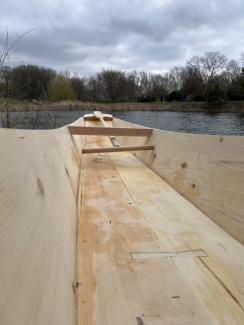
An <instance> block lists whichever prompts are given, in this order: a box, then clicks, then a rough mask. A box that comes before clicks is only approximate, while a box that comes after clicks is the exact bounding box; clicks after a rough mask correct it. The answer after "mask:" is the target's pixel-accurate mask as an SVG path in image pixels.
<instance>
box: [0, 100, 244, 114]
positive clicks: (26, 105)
mask: <svg viewBox="0 0 244 325" xmlns="http://www.w3.org/2000/svg"><path fill="white" fill-rule="evenodd" d="M83 110H84V111H95V110H101V111H171V112H209V113H211V112H213V113H220V112H226V113H227V112H230V113H244V101H240V102H238V101H235V102H226V103H224V104H221V105H219V104H216V105H214V104H212V105H211V106H209V105H208V104H207V103H206V102H164V103H162V104H161V103H158V102H156V103H135V102H132V103H130V102H128V103H108V104H107V103H106V104H104V103H90V102H78V101H74V102H71V101H65V102H59V103H50V102H24V101H23V102H21V101H18V102H11V101H10V103H9V111H11V112H28V111H83ZM0 112H4V109H3V105H0Z"/></svg>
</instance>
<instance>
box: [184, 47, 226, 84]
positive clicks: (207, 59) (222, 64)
mask: <svg viewBox="0 0 244 325" xmlns="http://www.w3.org/2000/svg"><path fill="white" fill-rule="evenodd" d="M226 65H227V58H226V56H225V55H223V54H221V53H220V52H205V54H204V56H200V57H199V56H193V57H192V58H191V60H190V61H189V62H188V66H191V67H193V68H195V69H198V71H199V72H200V73H201V75H202V78H203V79H204V80H205V82H208V81H209V80H210V79H215V78H216V77H217V76H219V75H221V74H222V73H223V72H224V71H225V69H226Z"/></svg>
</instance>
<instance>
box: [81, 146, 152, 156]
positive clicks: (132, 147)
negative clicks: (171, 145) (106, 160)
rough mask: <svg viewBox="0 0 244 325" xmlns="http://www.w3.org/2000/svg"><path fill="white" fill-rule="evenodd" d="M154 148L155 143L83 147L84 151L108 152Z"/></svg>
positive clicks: (85, 152) (84, 152)
mask: <svg viewBox="0 0 244 325" xmlns="http://www.w3.org/2000/svg"><path fill="white" fill-rule="evenodd" d="M142 150H154V146H153V145H145V146H130V147H104V148H83V149H82V153H83V154H87V153H106V152H122V151H142Z"/></svg>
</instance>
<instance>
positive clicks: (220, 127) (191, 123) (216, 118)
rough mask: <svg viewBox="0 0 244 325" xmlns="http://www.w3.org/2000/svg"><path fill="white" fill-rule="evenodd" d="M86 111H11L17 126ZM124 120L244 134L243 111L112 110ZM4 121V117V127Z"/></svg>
mask: <svg viewBox="0 0 244 325" xmlns="http://www.w3.org/2000/svg"><path fill="white" fill-rule="evenodd" d="M85 113H91V112H86V111H56V112H39V113H38V115H37V113H36V112H35V113H25V112H17V113H11V123H12V126H13V127H16V128H38V129H50V128H57V127H61V126H63V125H66V124H69V123H72V122H73V121H75V120H77V119H78V118H80V117H81V116H83V115H84V114H85ZM108 113H110V114H113V116H115V117H118V118H121V119H123V120H126V121H129V122H133V123H137V124H141V125H144V126H148V127H152V128H157V129H161V130H169V131H176V132H189V133H207V134H223V135H244V114H243V113H242V114H239V113H216V114H212V113H211V114H208V113H193V112H165V111H164V112H157V111H146V112H145V111H121V112H118V111H116V112H108ZM1 123H2V121H1V119H0V126H2V125H1Z"/></svg>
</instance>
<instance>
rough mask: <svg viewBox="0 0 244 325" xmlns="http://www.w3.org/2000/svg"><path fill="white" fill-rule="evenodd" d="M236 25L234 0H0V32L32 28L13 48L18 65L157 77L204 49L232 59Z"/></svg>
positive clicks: (238, 39)
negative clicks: (156, 73)
mask: <svg viewBox="0 0 244 325" xmlns="http://www.w3.org/2000/svg"><path fill="white" fill-rule="evenodd" d="M243 21H244V2H243V1H242V0H235V1H230V0H205V1H199V0H195V1H194V0H181V1H172V0H131V1H129V0H121V1H112V0H103V1H95V0H82V1H81V0H70V1H64V0H59V1H51V0H46V1H45V2H43V3H41V2H40V1H37V0H26V1H25V2H22V1H19V0H8V1H7V0H2V1H1V12H0V22H1V23H0V31H1V32H2V33H3V31H4V28H5V26H7V27H8V29H9V32H10V34H11V36H12V37H13V36H14V35H15V33H16V32H20V33H21V32H24V31H26V30H28V29H32V28H34V30H33V32H32V33H30V34H29V35H28V36H27V37H26V38H25V39H24V42H23V43H21V44H20V45H19V46H18V48H17V49H16V55H17V57H19V58H21V61H24V62H25V63H29V62H30V63H34V64H40V65H47V66H51V67H53V68H56V69H58V70H66V69H69V70H70V71H71V72H78V73H92V72H94V71H97V70H99V69H101V68H102V67H113V68H118V69H125V70H133V69H145V70H148V71H149V70H153V71H159V72H160V71H165V70H169V69H170V68H172V67H173V66H174V65H180V64H184V62H185V60H187V59H189V58H190V56H192V55H196V54H197V55H201V54H202V53H203V52H204V51H209V50H219V51H222V52H223V53H224V54H226V55H228V56H229V57H233V58H238V56H239V55H240V53H241V52H242V51H243V45H244V44H243V40H242V35H241V31H242V28H243ZM1 35H2V34H1V33H0V36H1ZM1 40H3V35H2V37H1Z"/></svg>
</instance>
